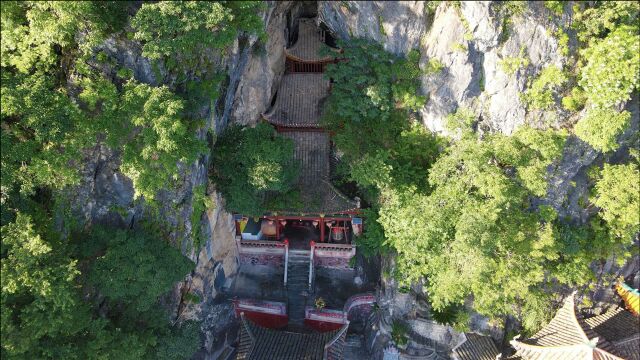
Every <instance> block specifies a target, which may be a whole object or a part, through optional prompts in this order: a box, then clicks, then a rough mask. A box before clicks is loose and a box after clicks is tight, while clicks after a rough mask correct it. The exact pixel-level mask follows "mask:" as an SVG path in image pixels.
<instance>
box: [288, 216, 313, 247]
mask: <svg viewBox="0 0 640 360" xmlns="http://www.w3.org/2000/svg"><path fill="white" fill-rule="evenodd" d="M316 223H317V222H316ZM284 237H285V238H286V239H288V240H289V248H290V249H299V250H309V249H311V241H318V238H319V237H320V230H319V229H318V227H317V226H315V227H314V226H313V222H312V221H309V220H287V223H286V225H285V226H284Z"/></svg>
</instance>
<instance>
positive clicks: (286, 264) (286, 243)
mask: <svg viewBox="0 0 640 360" xmlns="http://www.w3.org/2000/svg"><path fill="white" fill-rule="evenodd" d="M288 272H289V240H288V239H284V286H285V287H287V275H288Z"/></svg>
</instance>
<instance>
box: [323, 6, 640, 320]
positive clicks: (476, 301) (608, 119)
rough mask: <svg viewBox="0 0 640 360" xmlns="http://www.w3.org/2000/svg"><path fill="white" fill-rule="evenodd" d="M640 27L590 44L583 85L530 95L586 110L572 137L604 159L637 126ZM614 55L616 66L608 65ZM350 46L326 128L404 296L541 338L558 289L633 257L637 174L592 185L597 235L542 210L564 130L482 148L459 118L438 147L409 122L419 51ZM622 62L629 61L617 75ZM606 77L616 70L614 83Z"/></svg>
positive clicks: (611, 172) (458, 115)
mask: <svg viewBox="0 0 640 360" xmlns="http://www.w3.org/2000/svg"><path fill="white" fill-rule="evenodd" d="M526 6H527V5H526V3H507V2H505V4H504V5H503V7H504V9H503V10H504V11H505V12H506V13H507V14H508V15H509V16H518V15H519V14H522V13H523V12H524V11H526V10H527V8H526ZM547 6H548V7H549V9H550V10H552V11H553V12H554V13H555V12H558V11H561V10H562V4H556V3H552V2H549V3H548V4H547ZM598 6H602V9H595V10H594V11H608V9H609V5H598ZM616 6H619V7H621V8H622V9H624V11H634V10H633V9H635V8H636V7H637V5H629V6H626V5H624V6H623V5H620V4H618V5H616ZM582 10H584V9H582ZM592 16H593V15H592ZM612 16H618V15H612ZM636 18H637V17H636V15H629V18H625V19H626V20H624V21H622V23H623V24H622V25H619V27H616V28H615V30H613V31H612V32H611V33H609V30H602V31H601V32H599V33H598V36H600V38H601V39H602V40H594V41H593V43H589V44H585V45H584V46H585V54H586V55H585V59H587V60H586V61H585V62H584V64H583V65H577V69H578V70H577V71H578V73H579V74H580V75H579V77H576V75H575V73H573V71H574V70H573V69H561V68H559V67H556V66H549V67H547V68H545V69H543V70H542V72H541V73H540V75H539V76H537V77H536V78H534V79H531V81H530V83H529V86H528V88H527V90H526V92H524V93H523V94H522V99H523V101H524V102H525V103H526V104H527V105H528V108H529V109H530V110H533V109H536V110H547V109H551V108H552V107H554V106H556V104H557V103H559V102H560V100H561V99H562V96H563V95H565V94H570V95H569V96H565V99H566V101H563V102H562V103H563V106H565V108H567V109H569V110H571V111H577V110H579V109H581V108H583V107H584V106H585V105H587V106H589V111H588V112H587V115H586V117H584V118H583V119H582V120H580V122H578V124H577V126H576V128H575V133H576V134H577V135H578V136H580V137H582V138H583V139H585V140H586V141H588V142H589V143H590V144H591V145H592V146H594V147H595V148H596V149H599V150H602V151H608V150H613V149H615V148H616V147H617V146H618V142H617V136H618V135H619V134H620V133H621V132H622V131H623V130H624V129H625V128H626V126H627V124H628V122H629V113H628V112H619V111H618V106H619V105H620V104H622V103H624V102H625V101H627V100H628V99H629V97H630V95H631V92H632V91H633V89H634V88H636V86H637V85H636V84H637V81H638V77H637V76H638V75H637V71H636V67H637V66H638V64H639V61H638V59H637V57H636V53H637V52H633V51H632V50H633V49H634V46H637V37H638V34H637V29H634V30H631V28H630V25H629V24H628V23H629V22H630V21H631V20H632V19H636ZM616 19H617V18H616ZM592 20H593V19H592ZM594 21H595V20H594ZM598 21H600V20H598ZM603 21H604V20H603ZM612 21H613V23H614V24H615V23H616V21H617V20H615V19H614V20H612ZM620 23H621V22H618V24H620ZM609 25H610V24H607V26H609ZM593 26H595V25H589V27H590V28H591V27H593ZM563 34H564V33H563ZM607 38H608V40H605V39H607ZM563 39H564V37H563ZM566 40H567V39H564V40H563V41H564V42H566ZM631 40H634V41H635V42H636V44H635V45H634V44H631ZM607 41H608V42H607ZM605 46H609V47H613V50H614V52H615V53H616V55H611V56H609V55H607V56H597V52H598V51H604V47H605ZM617 46H619V47H620V48H619V51H618V50H616V47H617ZM342 47H343V48H344V56H345V57H346V58H347V59H348V61H345V62H340V63H338V64H337V65H334V66H329V67H328V69H327V75H328V76H330V77H331V78H332V79H333V80H334V87H333V89H332V95H331V97H330V99H329V102H328V104H329V105H328V109H327V110H326V114H325V119H324V120H325V123H326V124H327V126H328V127H329V128H330V129H332V130H333V131H335V132H336V135H335V136H334V141H335V143H336V146H337V147H338V148H339V150H340V151H341V152H342V153H343V154H344V156H343V158H342V160H343V162H342V164H341V168H340V169H339V170H340V171H341V172H342V175H343V178H344V179H345V180H346V181H353V182H355V184H357V186H358V189H359V192H360V193H361V195H362V196H363V198H364V199H365V200H366V201H367V202H368V203H370V204H371V208H370V209H367V210H366V212H365V214H366V216H367V227H366V228H365V233H364V236H363V237H362V238H360V239H358V244H359V245H360V247H361V250H364V251H365V253H366V254H372V253H376V252H383V253H386V252H389V250H392V251H393V252H394V253H395V254H396V257H395V259H396V268H395V273H394V274H392V275H393V276H394V277H395V278H396V279H397V280H398V281H399V282H400V285H402V286H406V285H409V284H410V283H412V282H415V281H420V280H423V279H425V280H426V281H427V286H426V289H427V292H428V296H429V300H430V302H431V305H432V306H433V309H434V317H435V318H438V319H439V318H442V319H446V321H445V322H448V323H451V324H455V325H456V327H457V328H460V329H464V328H465V326H466V324H465V322H466V321H468V316H466V315H465V314H464V307H463V306H462V305H463V303H464V302H465V301H466V300H467V299H469V298H472V299H473V305H472V307H473V310H475V311H477V312H480V313H481V314H484V315H487V316H489V317H490V318H494V319H498V318H502V317H504V316H505V315H512V316H515V317H516V318H518V319H519V320H520V321H521V322H522V324H523V326H524V327H525V328H526V329H528V330H530V331H531V330H535V329H537V328H539V326H541V325H542V324H543V323H544V322H545V321H546V320H547V319H548V316H549V314H550V313H549V311H548V309H549V306H550V304H551V302H552V301H553V300H554V298H553V297H554V295H553V293H552V291H549V289H552V288H557V287H558V286H565V287H567V288H575V287H582V288H585V287H586V286H588V285H589V284H590V283H591V281H592V280H593V278H594V274H593V271H592V270H591V268H590V266H591V265H592V264H594V263H596V262H598V261H602V260H603V259H608V258H610V257H611V256H616V257H617V259H618V261H623V260H624V259H625V258H627V257H628V256H629V255H630V250H631V246H632V241H633V237H634V236H635V235H636V234H637V233H638V230H639V226H640V224H639V221H638V217H637V213H638V206H640V205H639V203H638V195H637V194H638V189H637V186H636V185H637V184H635V183H637V179H638V170H637V164H636V163H635V162H634V163H633V164H621V165H605V166H604V168H603V169H602V171H601V172H600V173H599V175H598V176H597V178H594V179H593V184H595V187H594V193H595V194H594V197H593V198H592V199H591V201H592V204H583V206H586V207H591V206H593V205H595V206H597V208H599V209H601V210H600V211H599V212H598V213H597V215H596V216H594V217H592V219H591V221H590V223H588V224H575V223H573V222H571V221H569V219H564V218H561V217H559V216H558V214H557V212H556V211H555V210H554V209H553V208H552V207H550V206H547V205H542V204H544V202H541V200H542V199H544V197H545V196H546V195H547V191H548V190H549V178H548V168H549V166H550V165H552V164H554V163H556V162H558V161H559V160H560V158H561V156H562V151H563V148H564V142H565V139H566V137H567V136H568V133H567V132H566V131H564V130H563V131H557V130H553V129H548V130H537V129H532V128H528V127H522V128H520V129H519V130H518V131H516V132H515V133H514V134H513V135H511V136H504V135H500V134H486V133H485V134H483V135H482V136H481V137H480V136H479V135H478V134H477V133H476V132H475V131H474V130H475V128H476V125H477V123H478V121H479V119H478V118H477V116H476V115H475V114H474V112H473V111H471V110H468V109H458V111H457V112H455V113H453V114H451V115H450V116H449V118H448V119H447V126H448V127H449V130H450V131H451V133H452V134H455V139H453V140H450V141H444V140H442V139H437V138H435V137H433V135H429V134H427V133H425V132H423V130H421V129H422V127H421V126H415V127H414V126H413V125H412V121H411V119H412V113H411V111H412V110H414V109H417V108H419V107H421V106H422V104H423V103H424V101H425V99H424V98H421V97H419V96H416V95H415V94H417V93H418V91H417V85H418V84H417V83H416V82H415V78H416V76H417V75H418V74H419V73H420V69H418V67H417V60H416V59H417V54H416V53H410V54H409V55H408V56H407V58H406V59H399V58H395V57H394V56H393V55H390V54H388V53H385V52H383V51H382V49H381V48H380V47H379V46H377V45H374V44H370V43H367V42H366V41H362V40H355V41H353V42H351V43H349V44H343V45H342ZM601 49H602V50H601ZM521 53H522V52H521ZM565 54H566V55H568V52H565ZM594 56H595V57H594ZM613 57H616V58H618V59H620V60H622V62H623V63H624V62H625V61H626V63H624V64H620V63H619V62H618V63H615V64H614V62H615V61H614V60H613ZM607 59H610V60H607ZM527 62H528V59H526V58H525V57H524V56H521V57H519V58H513V59H505V60H504V61H503V62H502V64H501V65H502V66H503V67H504V68H505V72H508V73H514V72H515V71H517V70H518V69H519V68H521V67H523V66H527V65H526V64H527ZM581 66H582V67H581ZM608 68H612V69H613V71H614V73H613V74H612V76H610V77H607V76H605V73H606V72H607V70H606V69H608ZM617 69H620V70H617ZM623 69H624V70H623ZM406 75H408V76H406ZM598 87H606V88H607V89H605V90H604V91H602V94H603V96H601V97H598V96H597V95H596V94H595V91H596V90H595V88H598ZM398 89H400V90H399V91H397V90H398ZM563 100H564V99H563ZM614 105H615V106H614ZM362 133H366V134H368V136H366V137H363V136H361V134H362ZM409 144H411V145H409ZM630 182H634V184H633V185H632V184H631V183H630Z"/></svg>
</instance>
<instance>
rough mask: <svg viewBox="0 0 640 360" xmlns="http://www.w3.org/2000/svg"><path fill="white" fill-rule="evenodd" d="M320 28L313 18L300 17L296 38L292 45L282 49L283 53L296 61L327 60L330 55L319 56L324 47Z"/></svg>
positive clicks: (330, 57) (329, 58)
mask: <svg viewBox="0 0 640 360" xmlns="http://www.w3.org/2000/svg"><path fill="white" fill-rule="evenodd" d="M326 47H327V46H326V45H325V44H324V39H323V34H322V30H321V29H320V28H318V27H317V26H316V24H315V21H314V19H300V20H299V22H298V40H297V41H296V43H295V44H293V46H292V47H290V48H288V49H286V48H285V49H284V52H285V54H286V55H287V56H288V57H289V58H292V59H294V60H296V61H329V60H332V59H333V57H332V56H321V55H320V50H321V49H322V48H326Z"/></svg>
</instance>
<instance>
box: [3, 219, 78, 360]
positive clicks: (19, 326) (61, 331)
mask: <svg viewBox="0 0 640 360" xmlns="http://www.w3.org/2000/svg"><path fill="white" fill-rule="evenodd" d="M61 246H63V244H62V243H61V242H60V241H59V240H56V239H47V238H45V237H43V236H41V235H40V234H39V233H38V231H37V230H36V229H35V225H34V224H33V222H32V220H31V218H30V216H28V215H24V214H20V213H19V214H17V217H16V219H15V222H12V223H9V224H7V225H3V226H2V257H1V263H2V357H3V358H5V356H6V358H9V359H13V358H15V359H18V358H60V357H66V355H72V354H73V343H74V338H75V337H80V336H82V335H83V333H84V332H85V331H87V330H88V328H87V327H88V324H87V322H88V321H90V316H89V311H88V307H87V306H86V304H83V303H82V301H81V300H80V297H79V294H78V291H77V286H76V282H75V280H76V278H77V276H78V275H79V271H78V269H77V267H76V261H75V260H72V259H70V258H68V257H66V256H64V253H63V252H61V251H59V250H57V249H56V248H59V247H61ZM44 345H46V346H44Z"/></svg>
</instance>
